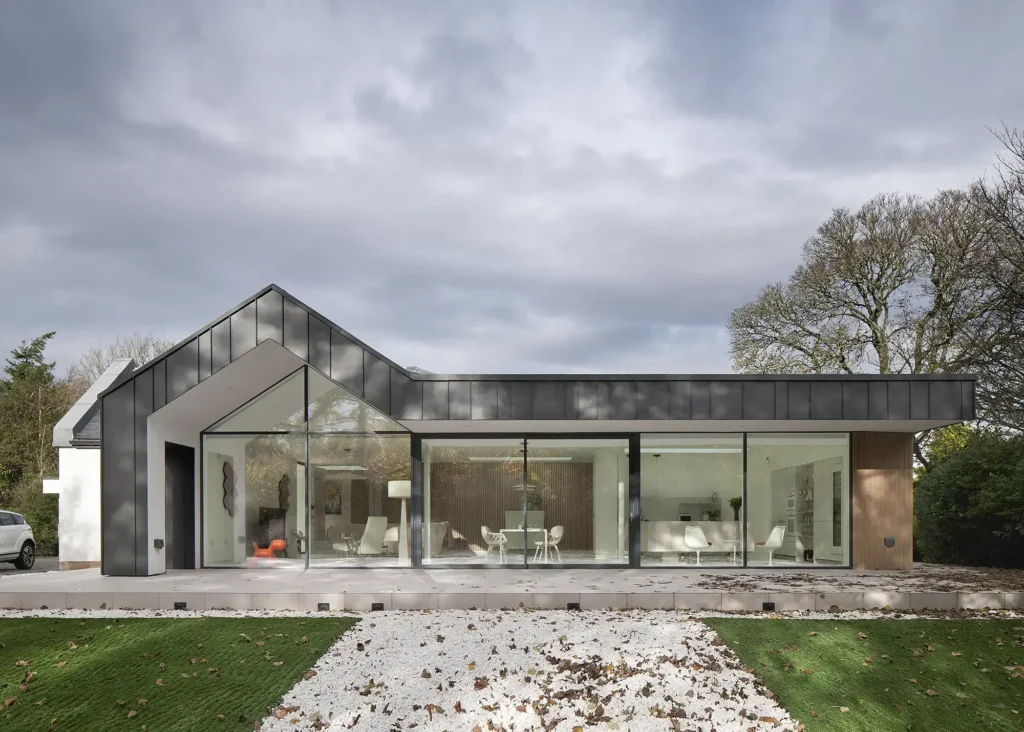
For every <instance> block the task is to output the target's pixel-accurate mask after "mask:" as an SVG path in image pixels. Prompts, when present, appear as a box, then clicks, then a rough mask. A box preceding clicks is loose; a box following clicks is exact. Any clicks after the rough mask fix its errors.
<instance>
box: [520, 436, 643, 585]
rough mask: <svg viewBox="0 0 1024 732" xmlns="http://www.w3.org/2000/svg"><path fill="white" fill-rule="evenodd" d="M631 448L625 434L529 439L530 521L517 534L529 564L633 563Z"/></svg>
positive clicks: (526, 513)
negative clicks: (630, 557) (630, 484)
mask: <svg viewBox="0 0 1024 732" xmlns="http://www.w3.org/2000/svg"><path fill="white" fill-rule="evenodd" d="M628 447H629V441H628V440H625V439H600V438H598V439H550V440H549V439H533V438H531V439H529V440H527V443H526V463H527V480H526V484H525V487H523V490H524V492H525V499H526V512H525V517H526V520H525V522H522V525H523V531H522V532H521V533H520V535H519V536H517V537H516V538H517V539H518V542H517V544H518V546H523V545H525V547H526V551H525V552H524V554H525V557H526V560H527V563H528V564H530V565H558V564H560V563H561V564H628V563H629V541H628V532H629V520H628V515H629V488H628V486H629V455H628ZM520 485H521V484H520ZM519 487H520V486H517V489H518V488H519Z"/></svg>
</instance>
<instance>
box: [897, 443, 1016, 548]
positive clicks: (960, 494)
mask: <svg viewBox="0 0 1024 732" xmlns="http://www.w3.org/2000/svg"><path fill="white" fill-rule="evenodd" d="M914 515H915V518H916V519H917V525H918V537H917V541H918V547H919V549H920V551H921V558H922V559H923V560H924V561H926V562H941V563H944V564H967V565H985V566H992V567H1024V440H1022V439H1021V438H1019V437H1016V438H1009V437H1004V436H999V435H994V434H976V435H974V436H972V437H971V439H970V440H969V441H968V442H967V444H966V445H964V447H963V448H962V449H960V450H957V451H956V452H953V453H952V454H950V455H949V456H948V457H946V458H945V459H943V460H941V461H940V462H938V463H937V464H936V465H934V466H933V467H932V469H931V470H929V471H928V472H927V473H926V474H925V475H924V476H922V477H921V480H920V481H919V482H918V484H917V488H916V490H915V492H914Z"/></svg>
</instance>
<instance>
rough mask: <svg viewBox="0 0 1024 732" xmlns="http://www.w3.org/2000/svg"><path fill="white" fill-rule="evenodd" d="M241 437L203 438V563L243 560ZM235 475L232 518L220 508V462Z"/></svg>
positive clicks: (222, 496)
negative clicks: (233, 513) (204, 481)
mask: <svg viewBox="0 0 1024 732" xmlns="http://www.w3.org/2000/svg"><path fill="white" fill-rule="evenodd" d="M247 443H248V440H246V439H241V438H226V437H224V438H217V437H207V438H206V445H205V446H204V449H206V454H205V455H204V457H203V463H204V469H205V470H206V500H205V502H204V505H203V506H201V510H203V511H204V514H203V533H204V534H205V538H203V537H200V542H204V544H203V561H204V562H205V563H206V564H223V563H236V564H237V563H241V562H244V561H245V556H246V547H245V538H246V537H245V534H246V532H245V520H246V517H245V509H244V506H245V505H246V504H245V446H246V444H247ZM225 462H227V463H230V465H231V468H232V470H234V474H235V515H234V517H232V516H231V515H229V514H228V512H227V509H225V508H224V488H223V482H224V472H223V471H224V463H225Z"/></svg>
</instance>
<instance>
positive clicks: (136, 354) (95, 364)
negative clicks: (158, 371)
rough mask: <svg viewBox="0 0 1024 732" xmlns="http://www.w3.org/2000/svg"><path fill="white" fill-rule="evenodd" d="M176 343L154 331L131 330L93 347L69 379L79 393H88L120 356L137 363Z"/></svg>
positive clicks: (145, 360) (75, 367)
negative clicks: (135, 331)
mask: <svg viewBox="0 0 1024 732" xmlns="http://www.w3.org/2000/svg"><path fill="white" fill-rule="evenodd" d="M173 345H174V342H173V341H169V340H166V339H164V338H158V337H156V336H154V335H153V334H152V333H132V334H130V335H127V336H120V335H119V336H117V338H115V339H114V340H113V341H112V342H110V343H105V344H100V345H96V346H93V347H92V348H90V349H89V350H88V351H86V352H85V354H84V355H83V356H82V357H81V358H80V359H79V360H78V361H77V362H76V363H75V364H74V365H73V366H72V367H71V369H70V371H69V373H68V381H69V382H71V383H72V384H73V385H74V386H75V388H76V390H77V391H78V393H79V394H82V393H84V392H85V390H86V389H88V388H89V387H90V386H91V385H92V384H93V382H95V381H96V379H98V378H99V377H100V375H101V374H102V373H103V372H104V371H106V370H107V369H108V368H109V367H110V364H112V363H113V362H114V361H115V360H117V359H119V358H130V359H133V360H134V361H135V364H136V366H141V365H142V364H144V363H146V362H147V361H151V360H153V359H154V358H156V357H157V356H159V355H160V354H161V353H163V352H164V351H166V350H167V349H169V348H170V347H171V346H173Z"/></svg>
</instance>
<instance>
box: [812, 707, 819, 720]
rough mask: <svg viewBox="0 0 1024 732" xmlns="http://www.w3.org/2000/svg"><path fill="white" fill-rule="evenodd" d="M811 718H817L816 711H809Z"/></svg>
mask: <svg viewBox="0 0 1024 732" xmlns="http://www.w3.org/2000/svg"><path fill="white" fill-rule="evenodd" d="M811 716H812V717H814V718H817V717H818V710H817V709H812V710H811Z"/></svg>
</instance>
